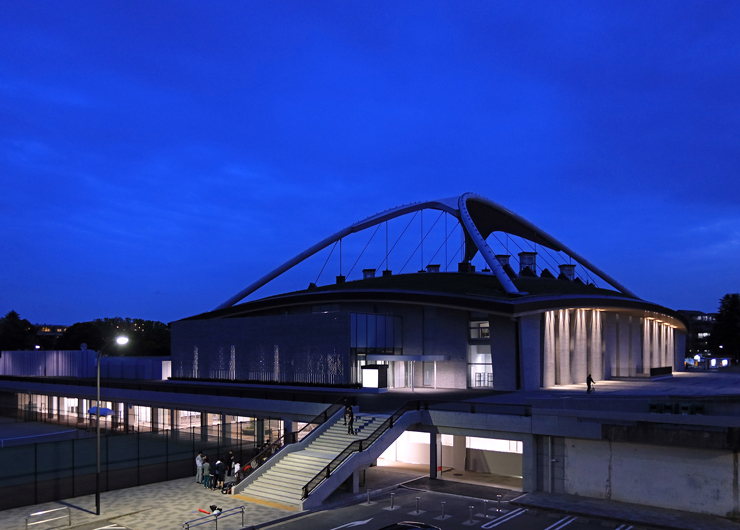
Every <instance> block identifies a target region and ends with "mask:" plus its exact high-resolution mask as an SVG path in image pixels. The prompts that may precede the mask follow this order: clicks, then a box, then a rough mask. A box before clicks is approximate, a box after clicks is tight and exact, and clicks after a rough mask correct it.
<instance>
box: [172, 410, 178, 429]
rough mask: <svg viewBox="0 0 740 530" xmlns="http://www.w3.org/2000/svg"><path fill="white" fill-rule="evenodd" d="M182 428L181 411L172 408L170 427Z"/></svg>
mask: <svg viewBox="0 0 740 530" xmlns="http://www.w3.org/2000/svg"><path fill="white" fill-rule="evenodd" d="M179 428H180V411H179V410H177V409H170V429H171V430H173V431H176V430H178V429H179Z"/></svg>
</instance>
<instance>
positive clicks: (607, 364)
mask: <svg viewBox="0 0 740 530" xmlns="http://www.w3.org/2000/svg"><path fill="white" fill-rule="evenodd" d="M603 319H604V348H605V352H604V379H611V378H612V375H616V374H617V315H616V313H611V312H606V313H604V315H603Z"/></svg>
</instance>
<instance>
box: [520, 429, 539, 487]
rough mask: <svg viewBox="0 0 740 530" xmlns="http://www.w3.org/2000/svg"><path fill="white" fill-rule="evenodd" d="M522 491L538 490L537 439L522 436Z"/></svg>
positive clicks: (527, 435) (529, 435) (531, 436)
mask: <svg viewBox="0 0 740 530" xmlns="http://www.w3.org/2000/svg"><path fill="white" fill-rule="evenodd" d="M522 490H523V491H536V490H537V438H536V437H535V436H534V435H532V434H524V435H522Z"/></svg>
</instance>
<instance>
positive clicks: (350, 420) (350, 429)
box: [347, 407, 355, 434]
mask: <svg viewBox="0 0 740 530" xmlns="http://www.w3.org/2000/svg"><path fill="white" fill-rule="evenodd" d="M347 409H348V410H349V415H348V416H347V434H354V433H355V413H354V411H353V410H352V407H347Z"/></svg>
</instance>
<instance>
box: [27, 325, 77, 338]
mask: <svg viewBox="0 0 740 530" xmlns="http://www.w3.org/2000/svg"><path fill="white" fill-rule="evenodd" d="M34 326H36V335H38V336H40V337H61V336H62V335H64V332H65V331H67V328H68V327H69V326H65V325H60V324H34Z"/></svg>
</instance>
